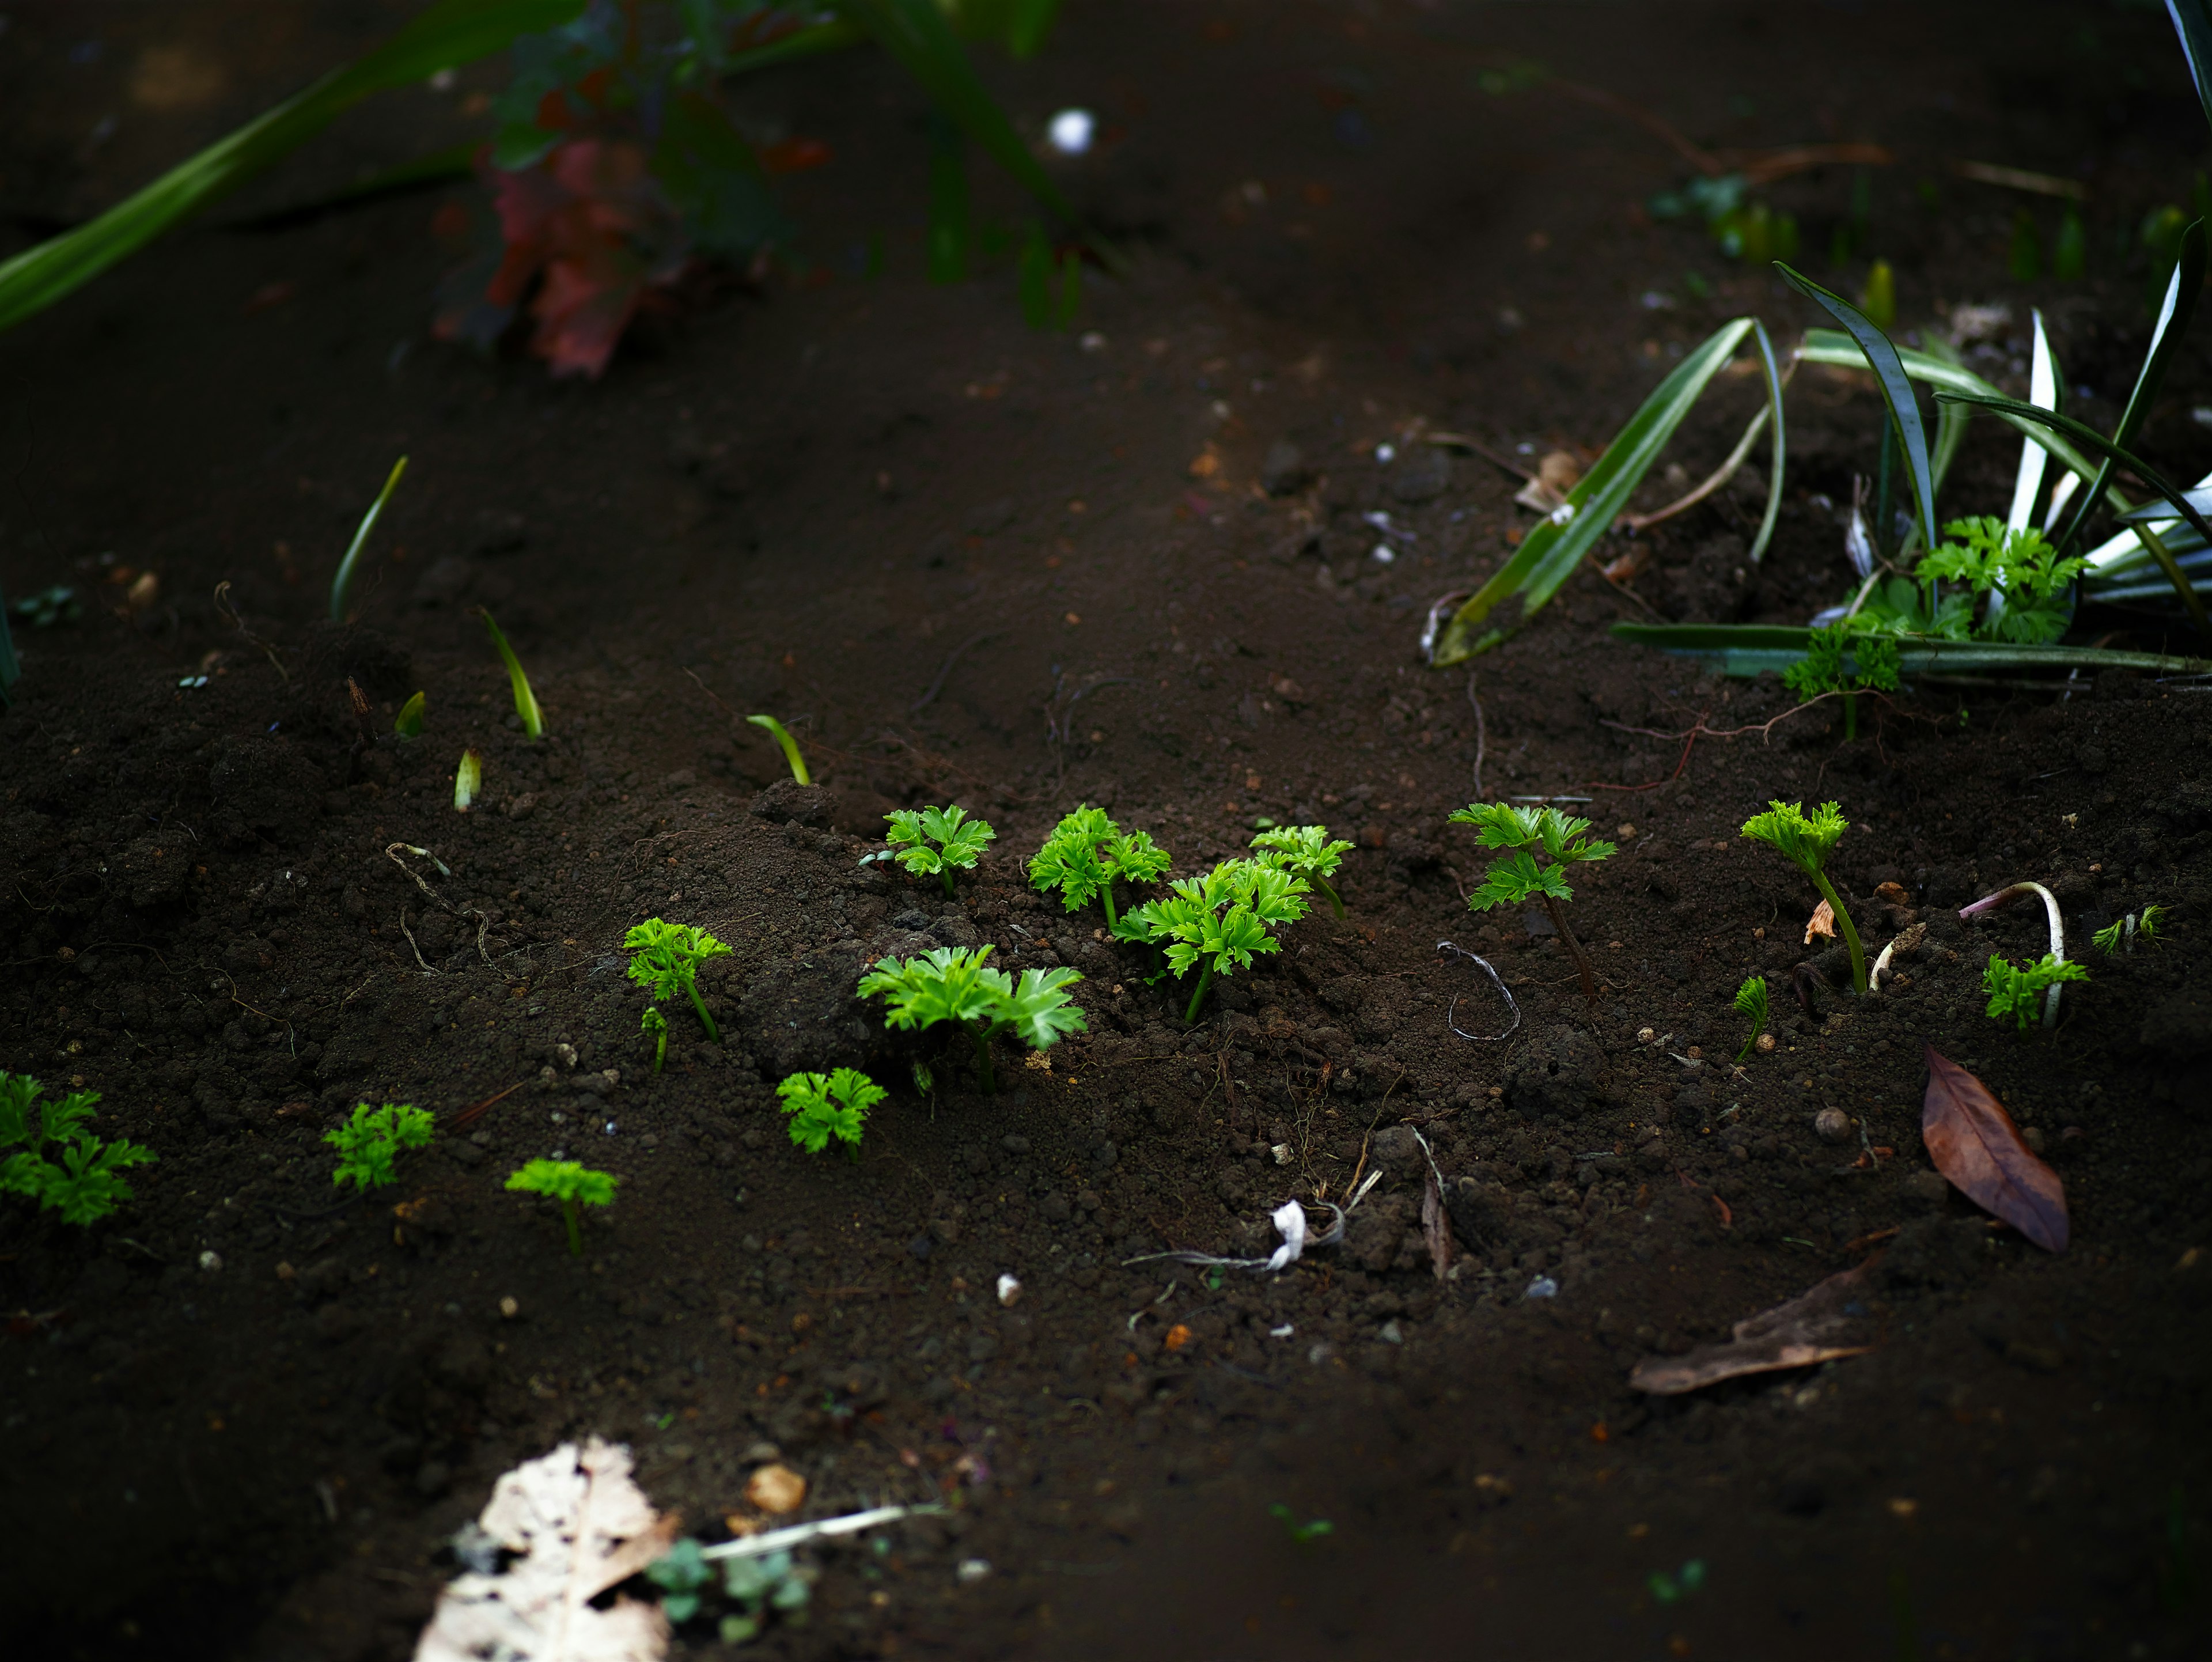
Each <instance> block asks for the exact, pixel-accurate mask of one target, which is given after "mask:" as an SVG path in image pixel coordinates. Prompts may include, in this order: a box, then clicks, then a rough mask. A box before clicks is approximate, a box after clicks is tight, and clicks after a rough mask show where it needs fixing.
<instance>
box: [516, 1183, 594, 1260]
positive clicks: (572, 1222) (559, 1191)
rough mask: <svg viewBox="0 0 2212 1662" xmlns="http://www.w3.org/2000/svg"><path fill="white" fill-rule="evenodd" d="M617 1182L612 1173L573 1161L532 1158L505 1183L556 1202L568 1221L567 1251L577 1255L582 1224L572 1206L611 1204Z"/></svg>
mask: <svg viewBox="0 0 2212 1662" xmlns="http://www.w3.org/2000/svg"><path fill="white" fill-rule="evenodd" d="M617 1181H618V1179H617V1178H616V1177H615V1174H614V1173H613V1172H594V1171H592V1169H591V1168H590V1167H589V1166H585V1165H582V1164H581V1163H580V1162H578V1161H576V1160H532V1161H531V1162H530V1164H529V1165H527V1166H524V1167H523V1168H522V1169H521V1170H520V1172H516V1173H514V1175H513V1176H512V1177H510V1178H507V1187H508V1188H509V1189H511V1190H520V1191H521V1192H522V1193H524V1194H527V1195H544V1196H546V1197H547V1198H548V1199H550V1200H556V1201H559V1202H561V1212H562V1216H564V1217H565V1218H567V1220H568V1251H569V1252H570V1254H571V1255H573V1256H574V1257H579V1258H580V1257H583V1256H584V1227H583V1223H582V1221H581V1219H580V1216H579V1215H578V1212H577V1209H576V1208H577V1207H578V1206H579V1204H581V1205H584V1206H608V1205H611V1204H612V1203H613V1202H614V1197H615V1184H616V1183H617Z"/></svg>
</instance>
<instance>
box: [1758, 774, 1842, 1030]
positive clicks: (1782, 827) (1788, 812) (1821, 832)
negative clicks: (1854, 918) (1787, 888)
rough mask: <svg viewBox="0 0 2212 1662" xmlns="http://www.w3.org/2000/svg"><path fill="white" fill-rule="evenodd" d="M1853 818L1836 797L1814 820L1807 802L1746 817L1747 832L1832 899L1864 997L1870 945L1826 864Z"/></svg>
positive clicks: (1773, 804)
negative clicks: (1863, 943)
mask: <svg viewBox="0 0 2212 1662" xmlns="http://www.w3.org/2000/svg"><path fill="white" fill-rule="evenodd" d="M1850 823H1851V822H1850V820H1848V819H1844V815H1843V810H1842V809H1841V808H1840V807H1838V806H1837V805H1836V804H1835V803H1833V802H1823V803H1822V804H1821V805H1820V807H1818V808H1816V809H1814V812H1813V814H1812V817H1811V818H1810V819H1808V818H1807V817H1806V814H1805V807H1804V804H1802V802H1769V803H1768V804H1767V806H1766V812H1765V813H1755V814H1753V815H1752V817H1751V818H1750V819H1747V820H1745V821H1744V822H1743V834H1744V835H1745V836H1746V837H1750V838H1751V839H1752V840H1753V842H1758V843H1765V844H1766V845H1767V846H1768V847H1769V848H1771V849H1773V850H1774V851H1775V852H1776V853H1778V854H1779V855H1781V856H1782V857H1783V858H1784V859H1785V860H1787V861H1790V864H1791V865H1793V866H1795V867H1796V868H1797V869H1798V870H1799V871H1801V872H1802V873H1804V874H1805V875H1806V876H1807V877H1808V878H1809V879H1811V880H1812V883H1813V886H1814V888H1816V889H1818V890H1819V891H1820V898H1822V899H1824V900H1826V902H1827V903H1828V910H1831V911H1832V912H1833V913H1834V914H1835V915H1836V927H1837V928H1840V929H1841V930H1842V931H1843V932H1844V944H1845V945H1846V946H1848V947H1850V953H1851V989H1852V991H1854V992H1855V993H1857V995H1859V996H1860V997H1861V998H1864V997H1865V996H1866V990H1867V972H1866V950H1865V948H1863V947H1861V946H1860V945H1859V932H1858V928H1857V925H1856V924H1854V923H1853V922H1851V915H1850V910H1848V909H1847V908H1846V907H1845V906H1844V898H1843V896H1841V895H1839V894H1838V893H1837V892H1836V886H1835V885H1834V884H1832V883H1831V882H1830V881H1829V880H1828V874H1827V871H1826V866H1827V863H1828V853H1829V850H1831V849H1833V848H1834V847H1835V846H1836V843H1837V842H1838V839H1839V838H1841V837H1842V836H1843V834H1844V831H1848V830H1849V829H1850Z"/></svg>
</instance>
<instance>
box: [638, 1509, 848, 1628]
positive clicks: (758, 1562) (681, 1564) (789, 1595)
mask: <svg viewBox="0 0 2212 1662" xmlns="http://www.w3.org/2000/svg"><path fill="white" fill-rule="evenodd" d="M721 1572H722V1574H721V1582H722V1587H721V1591H722V1596H723V1597H724V1598H726V1599H728V1600H729V1601H730V1602H731V1603H732V1604H735V1605H737V1606H738V1609H737V1610H734V1611H732V1612H731V1613H729V1614H727V1615H726V1616H723V1617H722V1619H721V1622H720V1624H719V1633H720V1638H721V1641H722V1642H723V1643H724V1644H725V1645H742V1644H744V1643H746V1642H747V1641H750V1640H753V1639H757V1638H759V1637H760V1635H761V1632H762V1629H764V1628H766V1627H767V1626H768V1623H769V1613H770V1612H771V1611H773V1612H775V1614H776V1615H778V1616H781V1617H782V1618H783V1620H784V1622H786V1623H787V1625H790V1626H793V1627H798V1626H800V1625H802V1624H803V1623H804V1622H805V1619H806V1609H807V1605H808V1604H810V1603H811V1601H812V1599H813V1597H814V1580H815V1578H816V1576H817V1574H819V1572H818V1571H817V1570H815V1569H812V1568H809V1567H808V1566H806V1565H804V1564H799V1563H794V1562H793V1560H792V1556H791V1555H790V1554H789V1553H788V1552H764V1553H756V1554H752V1555H747V1556H742V1557H730V1558H725V1559H723V1560H722V1561H721ZM645 1574H646V1577H647V1580H650V1581H652V1583H653V1585H654V1586H657V1587H659V1588H660V1589H661V1590H662V1591H661V1596H660V1610H661V1614H662V1615H664V1616H666V1617H667V1618H668V1619H669V1621H670V1622H671V1623H673V1624H675V1625H677V1626H681V1625H682V1624H683V1623H684V1622H689V1621H690V1620H691V1619H692V1617H694V1616H697V1615H698V1614H699V1613H700V1611H701V1610H702V1609H703V1608H704V1606H705V1604H706V1599H707V1597H708V1593H709V1592H711V1591H712V1589H713V1586H714V1579H715V1578H714V1564H713V1563H712V1562H709V1560H708V1557H707V1555H706V1552H705V1550H704V1549H702V1547H701V1546H700V1544H699V1543H698V1542H696V1541H695V1540H693V1539H691V1538H690V1537H688V1536H687V1537H684V1539H683V1540H681V1541H678V1543H676V1544H675V1545H674V1546H673V1547H671V1548H670V1549H669V1550H668V1554H667V1555H666V1556H665V1557H664V1558H661V1559H659V1560H658V1561H656V1562H654V1563H653V1564H652V1565H650V1566H649V1567H648V1568H647V1570H646V1572H645Z"/></svg>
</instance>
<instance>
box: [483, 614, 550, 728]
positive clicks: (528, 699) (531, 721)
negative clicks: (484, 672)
mask: <svg viewBox="0 0 2212 1662" xmlns="http://www.w3.org/2000/svg"><path fill="white" fill-rule="evenodd" d="M477 617H479V618H483V626H484V633H485V634H487V635H489V636H491V643H492V646H493V647H494V648H495V649H496V650H497V651H498V653H499V660H500V661H501V663H503V664H505V665H506V666H507V685H509V686H511V687H513V689H514V713H515V714H516V715H519V716H520V717H521V718H522V730H523V732H524V733H525V734H527V735H528V736H529V737H531V738H532V739H543V738H544V736H545V712H544V711H543V710H541V709H538V695H537V694H536V693H534V692H532V691H531V690H530V678H529V677H528V676H527V675H526V674H524V673H522V661H521V660H520V658H517V657H516V656H515V655H514V648H513V647H511V646H509V645H507V636H504V635H502V634H501V632H500V628H499V625H498V624H495V623H494V622H493V621H492V616H491V613H490V612H489V611H487V610H486V609H485V608H483V606H478V607H477Z"/></svg>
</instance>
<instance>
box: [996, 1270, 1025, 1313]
mask: <svg viewBox="0 0 2212 1662" xmlns="http://www.w3.org/2000/svg"><path fill="white" fill-rule="evenodd" d="M1021 1296H1022V1284H1021V1283H1020V1282H1018V1281H1016V1280H1015V1279H1014V1278H1013V1277H1012V1275H1001V1276H1000V1277H999V1302H1000V1304H1002V1305H1005V1306H1006V1307H1007V1308H1008V1309H1010V1310H1011V1309H1012V1307H1013V1306H1014V1301H1015V1300H1018V1299H1019V1298H1020V1297H1021Z"/></svg>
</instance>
